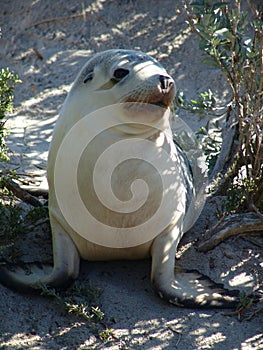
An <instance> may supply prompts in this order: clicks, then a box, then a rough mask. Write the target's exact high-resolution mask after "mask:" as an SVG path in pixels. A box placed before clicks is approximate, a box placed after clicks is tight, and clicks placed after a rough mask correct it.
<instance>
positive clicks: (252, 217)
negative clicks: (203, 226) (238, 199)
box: [197, 213, 263, 252]
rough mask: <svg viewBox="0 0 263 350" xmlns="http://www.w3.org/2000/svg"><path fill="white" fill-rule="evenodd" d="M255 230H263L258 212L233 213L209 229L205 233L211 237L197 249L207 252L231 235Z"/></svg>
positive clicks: (262, 222)
mask: <svg viewBox="0 0 263 350" xmlns="http://www.w3.org/2000/svg"><path fill="white" fill-rule="evenodd" d="M255 231H256V232H260V231H262V232H263V220H262V218H260V217H259V216H258V215H257V214H256V213H242V214H233V215H230V216H227V217H225V218H224V219H223V220H221V221H219V223H217V224H216V225H215V226H214V227H213V228H212V229H210V230H208V231H207V232H206V233H205V235H209V236H210V238H209V239H208V240H206V241H205V242H204V243H202V244H200V245H199V246H198V247H197V250H198V251H199V252H207V251H209V250H211V249H213V248H215V247H216V246H217V245H218V244H219V243H221V242H222V241H224V240H225V239H227V238H229V237H233V236H237V235H239V234H241V233H249V232H255ZM211 236H212V237H211Z"/></svg>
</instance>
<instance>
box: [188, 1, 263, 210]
mask: <svg viewBox="0 0 263 350" xmlns="http://www.w3.org/2000/svg"><path fill="white" fill-rule="evenodd" d="M184 4H185V9H186V12H187V17H188V23H189V25H190V27H191V28H192V30H193V32H195V33H196V34H197V35H198V36H199V38H200V41H199V47H200V49H201V50H202V51H203V52H204V53H205V54H206V55H207V56H206V59H205V63H209V64H211V65H213V66H214V67H217V68H220V70H221V71H222V73H223V74H224V76H225V78H226V81H227V83H228V85H229V88H230V92H231V100H230V101H229V103H228V104H227V106H226V110H225V117H226V119H225V121H226V123H228V128H229V129H230V128H234V129H235V133H234V136H232V143H230V144H229V147H228V148H229V149H228V153H227V154H226V155H225V159H226V161H225V169H224V171H223V177H224V178H225V179H227V181H228V186H225V187H228V188H229V187H231V190H230V191H229V192H228V194H229V195H230V198H232V199H233V200H234V202H235V203H234V207H235V210H236V211H246V210H249V211H255V212H257V213H258V214H259V215H262V214H261V213H262V208H263V181H262V179H263V6H262V5H259V7H258V8H255V7H253V8H251V12H249V13H246V12H245V11H241V0H235V1H233V2H231V3H229V2H223V1H221V2H215V1H211V0H198V1H194V2H192V3H190V4H188V3H187V2H186V1H185V2H184ZM223 142H224V139H223ZM241 173H242V177H240V174H241ZM234 192H235V194H234ZM232 209H233V208H232Z"/></svg>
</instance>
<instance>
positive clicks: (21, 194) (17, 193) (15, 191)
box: [4, 180, 43, 207]
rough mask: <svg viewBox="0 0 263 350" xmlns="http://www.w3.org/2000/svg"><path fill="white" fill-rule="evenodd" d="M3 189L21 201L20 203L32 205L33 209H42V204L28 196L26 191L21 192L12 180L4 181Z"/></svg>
mask: <svg viewBox="0 0 263 350" xmlns="http://www.w3.org/2000/svg"><path fill="white" fill-rule="evenodd" d="M4 185H5V187H6V188H7V189H8V190H9V191H11V192H12V193H13V194H14V195H15V196H17V197H18V198H20V199H22V201H24V202H26V203H28V204H31V205H33V206H34V207H42V206H43V204H42V203H41V202H40V201H39V200H38V199H37V198H36V197H34V196H32V195H31V194H29V193H28V192H27V191H25V190H23V189H22V188H21V187H20V186H19V185H18V184H17V183H15V182H14V181H13V180H5V181H4Z"/></svg>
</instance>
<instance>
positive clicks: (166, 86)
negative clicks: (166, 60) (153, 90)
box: [159, 75, 174, 94]
mask: <svg viewBox="0 0 263 350" xmlns="http://www.w3.org/2000/svg"><path fill="white" fill-rule="evenodd" d="M159 80H160V83H161V90H162V93H163V94H167V93H169V92H170V91H171V90H172V89H173V88H174V80H173V79H172V78H171V77H169V76H165V75H160V76H159Z"/></svg>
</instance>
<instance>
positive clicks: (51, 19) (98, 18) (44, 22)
mask: <svg viewBox="0 0 263 350" xmlns="http://www.w3.org/2000/svg"><path fill="white" fill-rule="evenodd" d="M86 15H90V16H92V17H94V18H96V19H97V20H98V21H102V22H103V23H104V24H106V25H107V26H109V25H110V24H109V23H108V22H107V21H105V20H104V19H102V18H101V17H99V16H96V15H95V14H94V13H90V12H88V11H87V10H86V11H83V12H82V13H77V14H75V15H71V16H65V17H55V18H47V19H43V20H42V21H39V22H36V23H34V24H31V25H30V26H28V27H26V28H25V29H30V28H33V27H37V26H40V25H42V24H46V23H52V22H60V21H67V20H69V19H75V18H81V17H83V18H85V17H86Z"/></svg>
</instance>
